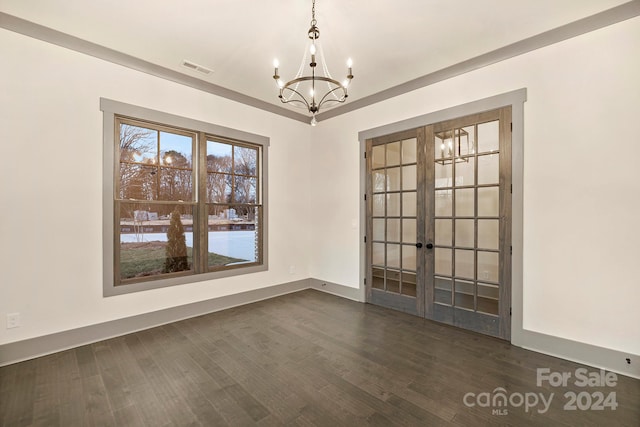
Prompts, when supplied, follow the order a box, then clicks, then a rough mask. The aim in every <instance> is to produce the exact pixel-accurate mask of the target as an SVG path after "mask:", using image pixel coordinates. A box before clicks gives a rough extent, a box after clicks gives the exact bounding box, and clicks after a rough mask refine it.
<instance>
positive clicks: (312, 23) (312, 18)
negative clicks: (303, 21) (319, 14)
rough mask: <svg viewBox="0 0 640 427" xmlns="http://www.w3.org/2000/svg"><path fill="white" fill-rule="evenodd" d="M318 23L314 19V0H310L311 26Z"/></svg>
mask: <svg viewBox="0 0 640 427" xmlns="http://www.w3.org/2000/svg"><path fill="white" fill-rule="evenodd" d="M317 23H318V21H316V0H312V2H311V26H312V27H315V25H316V24H317Z"/></svg>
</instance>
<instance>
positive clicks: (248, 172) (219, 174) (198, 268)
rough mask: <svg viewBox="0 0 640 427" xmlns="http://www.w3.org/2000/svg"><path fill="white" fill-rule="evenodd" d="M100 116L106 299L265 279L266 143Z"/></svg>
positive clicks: (111, 110)
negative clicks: (256, 275)
mask: <svg viewBox="0 0 640 427" xmlns="http://www.w3.org/2000/svg"><path fill="white" fill-rule="evenodd" d="M101 108H102V110H103V111H104V120H105V126H104V133H105V135H104V154H105V156H104V158H105V160H104V170H105V177H104V178H105V184H106V185H105V194H104V205H105V206H104V213H105V221H104V222H105V227H104V228H105V231H104V243H105V244H104V246H105V256H104V281H105V284H104V294H105V295H115V294H122V293H128V292H134V291H140V290H146V289H152V288H156V287H164V286H171V285H177V284H182V283H187V282H193V281H199V280H208V279H213V278H218V277H225V276H230V275H236V274H246V273H252V272H256V271H263V270H266V268H267V263H266V254H265V251H264V248H265V247H266V243H265V242H266V229H265V227H264V224H265V223H266V221H265V216H266V210H265V194H266V192H265V190H266V183H265V180H264V177H265V176H266V174H265V165H266V155H267V150H266V148H267V147H268V139H267V138H265V137H260V136H257V135H253V134H249V133H244V132H241V131H236V130H233V129H228V128H223V127H220V126H216V125H213V124H208V123H204V122H199V121H195V120H190V119H186V118H182V117H178V116H173V115H170V114H165V113H161V112H157V111H153V110H147V109H144V108H141V107H135V106H130V105H127V104H122V103H118V102H115V101H110V100H105V99H102V100H101ZM109 184H110V185H109Z"/></svg>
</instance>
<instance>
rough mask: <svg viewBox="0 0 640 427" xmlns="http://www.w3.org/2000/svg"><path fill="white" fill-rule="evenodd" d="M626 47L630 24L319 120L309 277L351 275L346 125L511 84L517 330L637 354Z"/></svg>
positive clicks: (635, 210)
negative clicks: (519, 211)
mask: <svg viewBox="0 0 640 427" xmlns="http://www.w3.org/2000/svg"><path fill="white" fill-rule="evenodd" d="M638 40H640V18H635V19H632V20H629V21H625V22H622V23H619V24H616V25H614V26H611V27H607V28H604V29H601V30H598V31H595V32H592V33H589V34H586V35H582V36H580V37H577V38H574V39H571V40H567V41H565V42H562V43H559V44H556V45H553V46H550V47H547V48H544V49H540V50H537V51H534V52H530V53H528V54H526V55H522V56H519V57H516V58H513V59H510V60H507V61H503V62H501V63H498V64H495V65H492V66H489V67H485V68H483V69H480V70H477V71H474V72H471V73H468V74H465V75H463V76H459V77H456V78H452V79H449V80H447V81H443V82H440V83H437V84H434V85H432V86H429V87H426V88H422V89H420V90H416V91H414V92H411V93H408V94H405V95H402V96H399V97H396V98H393V99H390V100H387V101H385V102H382V103H379V104H375V105H372V106H369V107H367V108H363V109H360V110H356V111H354V112H351V113H348V114H346V115H342V116H338V117H336V118H333V119H330V120H327V121H326V122H321V123H320V124H319V125H318V126H317V127H316V128H315V129H314V133H313V134H312V146H311V154H312V158H313V159H314V162H313V163H312V164H311V168H312V169H311V172H312V175H313V177H314V179H313V185H314V188H313V193H314V203H315V206H316V209H314V210H313V211H314V217H313V218H312V222H313V223H314V225H315V227H314V234H313V236H312V241H313V242H314V245H313V248H314V252H313V256H312V258H311V266H310V273H311V275H312V277H315V278H318V279H322V280H328V281H332V282H336V283H342V284H344V285H347V286H352V287H358V286H359V283H360V280H361V277H360V275H359V273H360V272H359V265H360V253H359V251H360V248H361V242H360V239H359V237H358V236H359V235H358V233H357V230H354V229H353V228H352V224H351V220H352V219H353V218H358V215H359V206H360V203H361V198H362V194H361V192H360V182H359V180H360V175H359V165H360V163H359V159H360V156H361V153H360V150H359V143H358V132H359V131H363V130H367V129H371V128H374V127H378V126H382V125H385V124H389V123H393V122H397V121H400V120H404V119H408V118H412V117H416V116H420V115H423V114H427V113H430V112H434V111H439V110H442V109H444V108H448V107H452V106H456V105H460V104H464V103H467V102H470V101H474V100H478V99H483V98H486V97H490V96H494V95H497V94H501V93H505V92H509V91H512V90H516V89H520V88H523V87H524V88H527V94H528V96H527V97H528V101H527V102H526V103H525V112H524V125H525V135H524V144H525V147H524V151H525V157H524V283H523V286H524V290H523V291H524V313H523V320H524V329H525V330H531V331H535V332H540V333H544V334H549V335H553V336H557V337H560V338H566V339H570V340H575V341H578V342H582V343H587V344H592V345H596V346H600V347H604V348H608V349H615V350H619V351H624V352H630V353H632V354H640V328H639V325H640V310H639V309H638V302H639V301H640V286H639V282H638V275H637V264H638V262H639V256H640V251H639V250H638V246H637V242H638V241H640V227H638V218H640V197H639V196H640V168H638V166H637V162H638V159H640V143H639V142H640V141H638V138H637V131H636V130H635V128H636V124H637V121H638V118H639V117H640V84H639V80H638V79H639V77H638V76H640V43H638ZM425 54H427V53H425ZM354 84H357V82H355V81H354Z"/></svg>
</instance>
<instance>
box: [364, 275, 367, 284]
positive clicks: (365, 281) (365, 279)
mask: <svg viewBox="0 0 640 427" xmlns="http://www.w3.org/2000/svg"><path fill="white" fill-rule="evenodd" d="M364 284H365V285H366V284H367V278H366V277H365V278H364Z"/></svg>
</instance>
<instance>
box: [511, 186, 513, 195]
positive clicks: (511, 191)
mask: <svg viewBox="0 0 640 427" xmlns="http://www.w3.org/2000/svg"><path fill="white" fill-rule="evenodd" d="M511 194H513V184H511Z"/></svg>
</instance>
